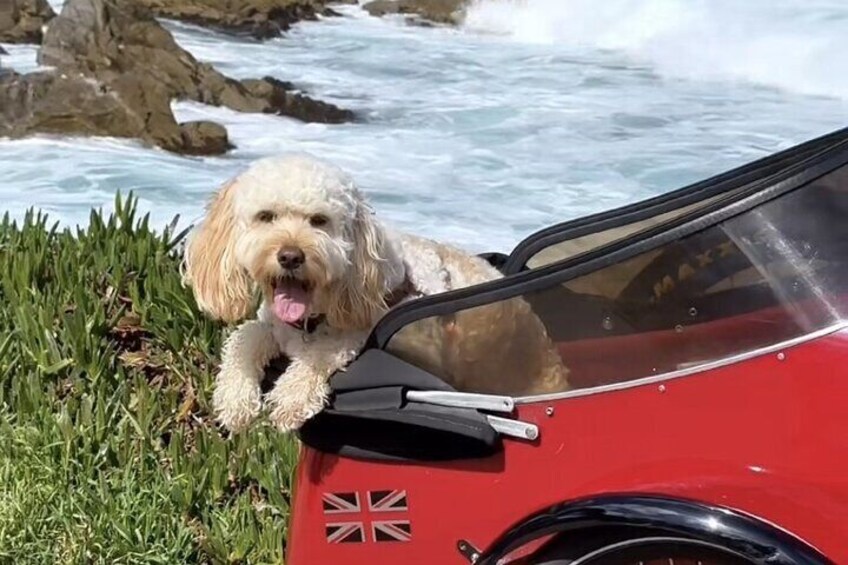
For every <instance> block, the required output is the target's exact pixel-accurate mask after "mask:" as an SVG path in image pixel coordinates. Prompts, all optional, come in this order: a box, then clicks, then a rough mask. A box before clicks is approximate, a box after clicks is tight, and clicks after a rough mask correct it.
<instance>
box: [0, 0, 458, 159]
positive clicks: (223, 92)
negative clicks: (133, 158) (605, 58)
mask: <svg viewBox="0 0 848 565" xmlns="http://www.w3.org/2000/svg"><path fill="white" fill-rule="evenodd" d="M374 4H377V6H376V7H375V6H373V5H374ZM460 4H461V0H397V1H394V2H392V1H386V0H377V1H376V2H372V3H370V4H366V5H365V6H364V7H365V8H366V9H368V10H369V12H371V13H372V14H375V15H383V14H391V13H400V14H410V13H415V14H418V15H419V16H420V17H422V18H426V19H428V20H429V21H433V22H438V23H451V22H456V21H457V20H456V19H453V18H456V17H458V16H457V14H459V10H458V7H459V6H460ZM319 15H322V16H332V15H336V13H335V12H334V11H333V10H332V9H331V8H330V7H328V6H327V2H325V1H324V0H67V1H66V2H65V4H64V6H63V8H62V11H61V13H60V14H58V15H57V14H55V13H54V12H53V10H52V9H51V8H50V5H49V4H48V3H47V2H46V0H3V5H2V7H0V41H4V42H13V43H40V44H41V47H40V49H39V53H38V61H39V63H40V64H41V65H44V66H46V67H48V68H49V69H50V70H45V71H39V72H34V73H28V74H19V73H16V72H13V71H6V72H2V71H0V137H13V138H17V137H23V136H27V135H31V134H34V133H48V134H58V135H94V136H112V137H124V138H135V139H139V140H142V141H143V142H145V143H148V144H151V145H155V146H158V147H161V148H163V149H166V150H168V151H173V152H176V153H181V154H188V155H215V154H221V153H225V152H226V151H228V150H229V149H231V148H232V147H233V145H232V144H231V143H230V141H229V139H228V136H227V131H226V129H225V128H224V127H223V126H222V125H220V124H217V123H215V122H211V121H197V122H186V123H178V122H177V121H176V118H175V117H174V114H173V112H172V111H171V101H172V100H191V101H196V102H200V103H203V104H210V105H214V106H224V107H227V108H231V109H233V110H236V111H240V112H255V113H266V114H275V115H280V116H288V117H292V118H295V119H298V120H301V121H304V122H319V123H328V124H339V123H344V122H350V121H353V120H354V119H355V116H354V114H353V112H351V111H350V110H346V109H343V108H339V107H338V106H335V105H333V104H329V103H326V102H322V101H319V100H315V99H313V98H311V97H309V96H307V95H305V94H303V93H300V92H297V91H296V89H295V88H294V86H293V85H292V84H291V83H288V82H284V81H281V80H278V79H275V78H272V77H263V78H256V79H247V80H236V79H233V78H230V77H227V76H226V75H224V74H222V73H220V72H219V71H217V70H216V69H215V68H214V67H213V66H212V65H209V64H207V63H202V62H199V61H198V60H197V59H195V58H194V56H192V55H191V53H189V52H188V51H186V50H185V49H183V48H182V47H180V46H179V45H178V44H177V42H176V41H175V40H174V37H173V36H172V35H171V33H170V32H169V31H168V30H167V29H165V28H164V27H163V26H162V25H161V24H160V23H159V21H158V20H157V19H156V18H157V17H165V18H173V19H179V20H183V21H187V22H192V23H195V24H201V25H204V26H209V27H212V28H215V29H219V30H223V31H226V32H229V33H236V34H247V35H250V36H253V37H256V38H268V37H274V36H277V35H280V34H281V33H283V32H284V31H286V30H287V29H289V28H290V27H291V25H292V24H294V23H296V22H297V21H301V20H312V19H317V18H318V16H319Z"/></svg>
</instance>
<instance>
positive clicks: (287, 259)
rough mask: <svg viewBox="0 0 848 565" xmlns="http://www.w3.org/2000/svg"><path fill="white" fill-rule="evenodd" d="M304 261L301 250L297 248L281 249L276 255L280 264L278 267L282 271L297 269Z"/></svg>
mask: <svg viewBox="0 0 848 565" xmlns="http://www.w3.org/2000/svg"><path fill="white" fill-rule="evenodd" d="M305 260H306V257H305V256H304V255H303V250H302V249H300V248H298V247H283V248H282V249H280V251H279V252H278V253H277V261H279V262H280V266H281V267H282V268H284V269H297V268H298V267H300V266H301V265H303V262H304V261H305Z"/></svg>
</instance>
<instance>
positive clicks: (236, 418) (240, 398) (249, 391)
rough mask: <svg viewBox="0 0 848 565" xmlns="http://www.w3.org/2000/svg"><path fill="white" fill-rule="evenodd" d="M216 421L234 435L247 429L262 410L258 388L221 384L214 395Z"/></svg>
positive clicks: (260, 394)
mask: <svg viewBox="0 0 848 565" xmlns="http://www.w3.org/2000/svg"><path fill="white" fill-rule="evenodd" d="M212 406H213V408H214V410H215V419H216V420H217V421H218V422H219V423H220V424H221V425H222V426H224V427H225V428H227V429H228V430H229V431H231V432H233V433H237V432H240V431H242V430H244V429H246V428H247V427H248V426H249V425H250V424H251V422H253V421H254V420H255V419H256V417H257V416H259V412H260V410H261V409H262V391H261V390H260V389H259V387H258V386H250V385H242V386H237V385H229V386H227V385H224V384H219V385H218V386H216V387H215V391H214V392H213V393H212Z"/></svg>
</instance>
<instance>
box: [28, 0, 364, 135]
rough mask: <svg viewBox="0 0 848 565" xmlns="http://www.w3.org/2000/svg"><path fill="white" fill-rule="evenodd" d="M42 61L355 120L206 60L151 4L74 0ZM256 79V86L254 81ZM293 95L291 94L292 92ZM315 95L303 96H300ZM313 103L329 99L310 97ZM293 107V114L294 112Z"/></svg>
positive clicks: (236, 103)
mask: <svg viewBox="0 0 848 565" xmlns="http://www.w3.org/2000/svg"><path fill="white" fill-rule="evenodd" d="M39 62H40V63H42V64H44V65H50V66H55V67H58V68H60V69H71V70H75V71H78V72H81V73H83V74H85V75H88V76H93V77H96V78H98V79H100V80H102V81H104V82H107V83H108V82H111V81H112V80H115V79H116V78H117V77H119V76H123V75H126V74H131V75H134V76H137V77H141V78H143V79H147V80H150V81H152V82H156V83H158V84H161V85H162V86H163V87H164V88H165V90H166V92H167V93H168V95H169V96H170V97H171V98H176V99H180V100H194V101H196V102H201V103H203V104H211V105H214V106H226V107H228V108H232V109H233V110H238V111H241V112H265V113H274V114H280V115H286V116H292V117H295V118H302V119H306V120H308V116H312V115H313V114H314V115H317V116H318V117H320V118H321V119H318V120H316V121H321V122H331V123H337V122H343V121H348V120H351V119H352V118H353V115H352V114H351V113H350V112H349V111H346V110H342V109H340V108H336V107H335V106H333V107H332V111H318V112H314V113H310V114H305V113H304V112H302V111H301V110H300V109H299V107H297V106H296V105H292V104H290V103H287V102H286V100H287V99H288V98H290V97H291V96H295V95H294V94H293V93H290V92H289V90H290V89H291V85H290V84H288V83H283V82H281V81H274V80H267V79H261V81H263V82H266V83H267V84H266V85H264V87H263V88H257V86H256V81H255V80H254V81H244V82H243V81H238V80H234V79H231V78H229V77H227V76H224V75H223V74H221V73H219V72H218V71H217V70H215V69H214V68H213V67H212V65H209V64H206V63H201V62H199V61H197V59H195V58H194V57H193V56H192V55H191V53H189V52H188V51H186V50H185V49H183V48H182V47H180V46H179V45H178V44H177V42H176V41H175V40H174V37H173V36H172V35H171V33H170V32H168V30H166V29H165V28H163V27H162V26H161V25H160V24H159V22H157V21H156V19H155V18H154V17H153V14H152V13H151V12H150V10H148V9H147V8H145V7H143V6H140V5H136V4H132V3H124V2H120V3H119V2H118V0H68V1H67V3H66V4H65V7H64V8H63V10H62V13H61V14H60V15H59V16H58V17H57V18H56V19H55V20H54V21H53V23H52V24H51V25H50V27H49V29H48V32H47V34H46V35H45V37H44V43H43V45H42V49H41V52H40V53H39ZM246 83H249V84H246ZM286 94H291V96H286ZM297 96H301V97H303V98H307V97H305V96H303V95H297ZM307 100H308V102H306V103H305V104H307V105H310V104H312V105H314V106H315V107H316V108H323V107H324V106H327V105H326V104H323V103H320V102H317V101H314V100H311V99H308V98H307ZM290 108H291V112H290V111H289V110H290Z"/></svg>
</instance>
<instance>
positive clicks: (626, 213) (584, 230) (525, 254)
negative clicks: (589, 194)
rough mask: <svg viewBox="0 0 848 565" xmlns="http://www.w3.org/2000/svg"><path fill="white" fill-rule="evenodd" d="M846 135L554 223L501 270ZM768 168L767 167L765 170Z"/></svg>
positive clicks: (717, 190) (729, 186) (744, 179)
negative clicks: (628, 203)
mask: <svg viewBox="0 0 848 565" xmlns="http://www.w3.org/2000/svg"><path fill="white" fill-rule="evenodd" d="M846 139H848V128H843V129H840V130H838V131H835V132H831V133H829V134H826V135H823V136H821V137H818V138H815V139H812V140H810V141H806V142H804V143H802V144H800V145H796V146H793V147H790V148H788V149H785V150H783V151H780V152H778V153H775V154H772V155H769V156H767V157H763V158H762V159H758V160H756V161H753V162H751V163H747V164H745V165H742V166H740V167H737V168H735V169H732V170H730V171H727V172H724V173H721V174H719V175H716V176H714V177H711V178H709V179H706V180H703V181H699V182H697V183H694V184H691V185H688V186H686V187H683V188H680V189H677V190H674V191H672V192H668V193H665V194H661V195H659V196H656V197H654V198H650V199H648V200H643V201H641V202H637V203H634V204H630V205H627V206H623V207H620V208H616V209H614V210H609V211H605V212H600V213H598V214H593V215H591V216H585V217H583V218H577V219H574V220H570V221H567V222H563V223H560V224H556V225H554V226H550V227H548V228H545V229H543V230H541V231H538V232H536V233H534V234H532V235H530V236H528V237H526V238H525V239H524V240H523V241H521V242H520V243H519V244H518V245H516V247H515V248H514V249H513V250H512V252H511V253H510V255H509V258H508V259H507V260H506V261H505V263H504V265H503V267H502V269H501V270H502V272H503V273H504V274H513V273H517V272H520V271H522V270H524V268H525V264H526V263H527V261H528V260H529V259H530V258H531V257H533V256H534V255H535V254H536V253H538V252H539V251H541V250H542V249H544V248H546V247H549V246H551V245H554V244H556V243H561V242H563V241H566V240H569V239H575V238H578V237H584V236H586V235H590V234H593V233H597V232H600V231H604V230H608V229H613V228H616V227H619V226H623V225H627V224H631V223H635V222H639V221H642V220H645V219H647V218H650V217H653V216H657V215H660V214H664V213H667V212H671V211H673V210H675V209H678V208H682V207H684V206H688V205H690V204H694V203H695V202H698V201H699V200H703V199H706V198H711V197H713V196H716V195H719V194H721V193H723V192H730V191H733V190H736V189H738V188H740V187H742V186H744V185H745V184H748V183H750V182H754V181H757V180H762V179H763V178H765V177H767V176H769V175H771V174H773V173H777V172H779V171H780V169H781V168H785V167H786V166H787V165H791V164H793V163H798V162H801V161H803V160H805V159H808V158H809V157H811V156H812V155H814V154H815V153H820V152H823V151H825V150H827V149H828V148H829V147H832V146H834V145H836V144H837V143H840V142H842V141H845V140H846ZM764 170H767V171H766V172H765V173H764Z"/></svg>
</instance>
